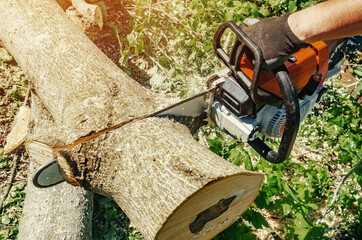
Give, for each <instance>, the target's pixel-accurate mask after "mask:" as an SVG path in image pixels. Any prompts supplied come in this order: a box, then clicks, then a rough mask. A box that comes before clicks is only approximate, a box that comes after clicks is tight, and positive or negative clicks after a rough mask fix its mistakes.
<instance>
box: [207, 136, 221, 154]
mask: <svg viewBox="0 0 362 240" xmlns="http://www.w3.org/2000/svg"><path fill="white" fill-rule="evenodd" d="M206 141H207V143H208V144H209V149H210V150H211V151H213V152H214V153H216V154H219V155H221V153H222V149H223V146H222V143H221V140H220V139H206Z"/></svg>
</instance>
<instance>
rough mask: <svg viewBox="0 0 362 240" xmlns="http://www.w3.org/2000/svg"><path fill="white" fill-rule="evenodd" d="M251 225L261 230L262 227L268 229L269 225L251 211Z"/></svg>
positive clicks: (260, 216) (263, 218)
mask: <svg viewBox="0 0 362 240" xmlns="http://www.w3.org/2000/svg"><path fill="white" fill-rule="evenodd" d="M251 224H253V226H254V227H255V228H256V229H262V228H263V226H265V227H269V224H268V222H267V221H266V220H265V217H264V216H263V215H261V214H260V213H259V212H256V211H254V210H252V215H251Z"/></svg>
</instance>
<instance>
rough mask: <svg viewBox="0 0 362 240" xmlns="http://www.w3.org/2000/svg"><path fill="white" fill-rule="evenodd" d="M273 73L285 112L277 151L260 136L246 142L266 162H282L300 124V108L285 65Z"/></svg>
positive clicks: (288, 152)
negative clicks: (282, 130) (280, 92)
mask: <svg viewBox="0 0 362 240" xmlns="http://www.w3.org/2000/svg"><path fill="white" fill-rule="evenodd" d="M273 73H274V75H275V76H276V79H277V80H278V83H279V86H280V89H281V91H282V94H283V100H284V107H285V112H286V121H285V128H284V132H283V136H282V140H281V142H280V145H279V148H278V152H275V151H273V150H271V149H270V148H269V147H268V146H267V145H266V144H265V143H264V142H263V141H262V140H260V138H257V139H256V140H254V141H249V142H248V143H249V144H250V146H252V147H253V148H254V149H255V150H256V151H257V152H258V153H259V154H260V155H261V156H262V157H263V158H264V159H266V160H267V161H268V162H271V163H282V162H284V161H285V160H286V159H287V158H288V157H289V155H290V152H291V151H292V148H293V145H294V142H295V139H296V137H297V133H298V130H299V124H300V110H299V101H298V97H297V91H296V90H295V86H294V83H293V81H292V78H291V77H290V74H289V72H288V70H287V69H286V67H285V66H284V65H283V66H281V67H278V68H276V69H275V70H273Z"/></svg>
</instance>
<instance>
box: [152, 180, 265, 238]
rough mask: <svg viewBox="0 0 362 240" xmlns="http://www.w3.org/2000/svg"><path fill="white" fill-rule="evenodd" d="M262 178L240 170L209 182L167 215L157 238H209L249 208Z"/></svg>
mask: <svg viewBox="0 0 362 240" xmlns="http://www.w3.org/2000/svg"><path fill="white" fill-rule="evenodd" d="M263 178H264V175H263V174H261V173H260V174H259V173H241V174H237V175H232V176H229V177H225V178H223V179H218V180H217V181H214V182H210V183H209V184H208V185H207V186H205V187H204V188H202V189H201V190H199V191H198V192H196V193H195V194H193V195H192V196H191V197H190V198H189V199H187V200H186V201H185V202H184V203H183V204H181V205H180V206H179V207H178V208H177V209H176V210H175V211H174V213H173V214H171V216H169V218H168V219H167V221H166V222H165V223H164V225H163V227H162V228H161V229H160V230H159V232H158V233H157V237H156V239H211V238H212V237H214V236H215V235H217V234H218V233H219V232H221V231H222V230H224V229H225V228H227V227H228V226H230V225H231V224H233V223H234V222H235V221H236V220H238V219H239V218H240V217H241V216H242V214H243V213H244V212H245V211H246V210H247V209H248V208H249V206H250V205H251V203H252V202H253V201H254V200H255V198H256V196H257V194H258V192H259V190H260V187H261V184H262V182H263ZM176 236H177V237H176Z"/></svg>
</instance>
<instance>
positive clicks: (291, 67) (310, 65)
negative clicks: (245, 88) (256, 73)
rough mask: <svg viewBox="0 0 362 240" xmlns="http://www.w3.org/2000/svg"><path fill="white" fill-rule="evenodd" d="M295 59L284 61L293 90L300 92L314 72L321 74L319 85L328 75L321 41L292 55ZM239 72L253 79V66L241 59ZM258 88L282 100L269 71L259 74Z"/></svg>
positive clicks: (325, 55) (326, 59) (324, 46)
mask: <svg viewBox="0 0 362 240" xmlns="http://www.w3.org/2000/svg"><path fill="white" fill-rule="evenodd" d="M293 56H295V57H296V59H297V61H296V62H290V61H289V60H287V61H285V63H284V64H285V66H286V67H287V69H288V71H289V73H290V75H291V77H292V79H293V82H294V85H295V88H296V90H297V91H300V90H301V89H302V88H303V87H304V86H305V85H306V84H307V83H308V81H309V79H310V77H311V76H312V74H313V73H314V72H315V71H319V72H320V73H321V74H322V79H321V82H320V85H321V84H322V83H323V81H324V80H325V79H326V76H327V73H328V47H327V44H325V43H324V42H322V41H319V42H315V43H312V44H311V46H310V47H307V48H303V49H301V50H299V51H298V52H296V53H295V54H293ZM240 67H241V71H243V72H244V73H245V74H246V75H247V76H248V77H249V78H250V79H252V78H253V65H252V64H251V63H250V62H249V61H248V60H247V59H246V57H243V58H242V59H241V65H240ZM259 87H260V88H262V89H263V90H265V91H267V92H269V93H272V94H274V95H276V96H278V97H280V98H282V93H281V91H280V87H279V84H278V81H277V79H276V78H275V76H274V74H273V73H272V72H271V71H270V72H268V73H267V74H262V73H261V74H260V80H259Z"/></svg>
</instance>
